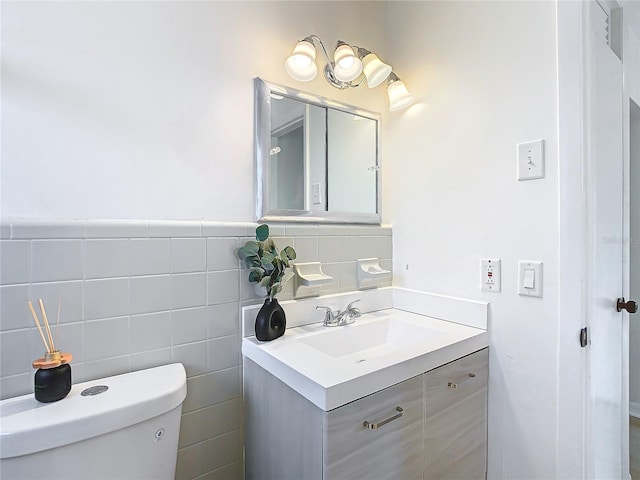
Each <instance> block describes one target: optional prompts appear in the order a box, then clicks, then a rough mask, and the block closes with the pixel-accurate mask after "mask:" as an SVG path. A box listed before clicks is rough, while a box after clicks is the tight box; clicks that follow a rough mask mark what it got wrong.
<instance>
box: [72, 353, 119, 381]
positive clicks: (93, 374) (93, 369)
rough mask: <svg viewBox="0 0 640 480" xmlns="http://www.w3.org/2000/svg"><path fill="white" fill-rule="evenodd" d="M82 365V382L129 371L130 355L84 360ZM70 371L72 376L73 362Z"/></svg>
mask: <svg viewBox="0 0 640 480" xmlns="http://www.w3.org/2000/svg"><path fill="white" fill-rule="evenodd" d="M83 367H84V370H83V377H84V379H83V380H82V381H84V382H88V381H90V380H98V379H102V378H105V377H112V376H114V375H122V374H123V373H129V372H130V371H131V355H123V356H121V357H111V358H105V359H102V360H96V361H93V362H85V363H84V364H83ZM71 372H72V373H71V375H72V376H73V364H72V365H71ZM74 381H75V380H74Z"/></svg>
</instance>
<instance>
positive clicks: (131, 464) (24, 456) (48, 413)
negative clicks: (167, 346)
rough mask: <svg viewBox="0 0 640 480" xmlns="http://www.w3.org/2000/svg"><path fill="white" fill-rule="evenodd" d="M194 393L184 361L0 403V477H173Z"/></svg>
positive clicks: (14, 479) (88, 479)
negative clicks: (51, 397) (54, 395)
mask: <svg viewBox="0 0 640 480" xmlns="http://www.w3.org/2000/svg"><path fill="white" fill-rule="evenodd" d="M186 394H187V384H186V374H185V370H184V367H183V366H182V364H180V363H174V364H171V365H165V366H161V367H156V368H150V369H147V370H140V371H137V372H132V373H127V374H124V375H117V376H114V377H108V378H102V379H99V380H92V381H90V382H85V383H80V384H77V385H74V386H73V387H72V389H71V392H69V395H67V397H66V398H64V399H62V400H60V401H58V402H54V403H39V402H37V401H36V400H35V398H34V397H33V394H29V395H23V396H21V397H15V398H10V399H6V400H3V401H1V402H0V478H2V479H3V480H19V479H36V478H38V479H42V478H46V479H48V480H49V479H55V480H58V479H59V480H63V479H64V480H68V479H82V480H93V479H104V480H107V479H109V480H115V479H131V480H134V479H135V480H138V479H153V480H158V479H167V480H169V479H173V478H174V475H175V469H176V457H177V452H178V437H179V431H180V414H181V411H182V402H183V401H184V399H185V396H186Z"/></svg>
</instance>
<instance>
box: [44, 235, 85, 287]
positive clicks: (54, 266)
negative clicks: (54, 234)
mask: <svg viewBox="0 0 640 480" xmlns="http://www.w3.org/2000/svg"><path fill="white" fill-rule="evenodd" d="M80 279H82V240H33V241H32V242H31V281H32V282H52V281H53V282H55V281H60V280H80Z"/></svg>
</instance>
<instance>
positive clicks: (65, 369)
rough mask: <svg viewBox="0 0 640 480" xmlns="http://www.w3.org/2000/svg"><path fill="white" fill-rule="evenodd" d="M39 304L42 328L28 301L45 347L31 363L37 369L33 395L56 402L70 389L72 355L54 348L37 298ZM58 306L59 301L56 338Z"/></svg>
mask: <svg viewBox="0 0 640 480" xmlns="http://www.w3.org/2000/svg"><path fill="white" fill-rule="evenodd" d="M39 304H40V312H41V313H42V324H43V325H44V328H43V327H42V326H41V325H40V321H39V319H38V314H37V313H36V310H35V309H34V308H33V304H32V303H31V302H30V301H29V302H28V305H29V310H30V311H31V315H32V316H33V319H34V320H35V322H36V326H37V327H38V332H40V337H41V338H42V342H43V343H44V348H45V353H44V357H41V358H38V359H36V360H34V361H33V363H32V365H33V368H36V369H37V370H36V374H35V383H34V395H35V397H36V400H38V401H39V402H43V403H49V402H57V401H58V400H62V399H63V398H64V397H66V396H67V394H68V393H69V392H70V391H71V365H69V362H71V360H72V358H73V356H72V355H71V354H70V353H62V352H61V351H60V350H58V349H56V344H55V342H54V341H53V335H52V334H51V328H50V327H49V319H48V318H47V312H46V310H45V309H44V303H43V302H42V299H40V300H39ZM60 306H61V302H58V320H57V322H56V339H57V337H58V328H59V327H60ZM43 330H44V331H43Z"/></svg>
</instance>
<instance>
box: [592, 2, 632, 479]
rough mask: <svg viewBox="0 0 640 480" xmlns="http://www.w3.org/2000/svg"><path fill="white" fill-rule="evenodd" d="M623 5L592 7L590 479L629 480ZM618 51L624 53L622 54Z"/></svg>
mask: <svg viewBox="0 0 640 480" xmlns="http://www.w3.org/2000/svg"><path fill="white" fill-rule="evenodd" d="M612 7H613V8H612ZM616 8H617V4H615V3H605V2H602V4H600V3H598V2H595V1H591V2H589V3H588V5H586V14H587V17H586V18H587V22H588V23H587V25H588V28H587V33H586V35H587V38H586V45H587V55H586V122H585V129H586V130H585V133H586V135H585V159H586V165H585V167H586V176H585V182H586V184H585V187H586V207H587V208H586V212H587V218H586V222H587V260H586V261H587V285H586V305H585V306H586V315H587V325H588V328H589V332H590V338H591V343H590V345H589V346H588V347H587V348H588V351H587V360H586V369H587V378H586V388H587V394H588V395H587V399H588V400H587V405H586V411H587V425H586V428H587V433H586V436H587V438H586V443H587V445H586V453H587V454H586V472H587V478H593V479H604V478H607V479H622V478H625V479H626V478H628V472H629V470H628V456H627V455H625V452H628V436H626V439H625V432H627V431H628V404H626V403H625V402H624V401H623V398H625V397H626V394H627V392H628V381H629V379H628V356H627V355H626V353H627V348H626V345H625V340H626V339H627V338H628V337H627V332H625V328H628V324H626V323H625V322H624V319H623V313H620V312H618V311H617V309H616V300H617V298H618V297H621V296H622V293H623V270H622V269H623V231H624V230H623V226H624V219H623V192H624V190H623V187H624V177H623V166H624V163H623V83H622V82H623V77H622V62H621V60H620V58H619V57H618V54H617V53H616V52H615V51H614V50H615V47H616V45H614V42H615V39H616V35H615V33H616V32H615V28H616V24H615V23H616V22H615V20H616V16H617V15H616V12H615V10H616ZM618 53H619V52H618Z"/></svg>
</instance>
